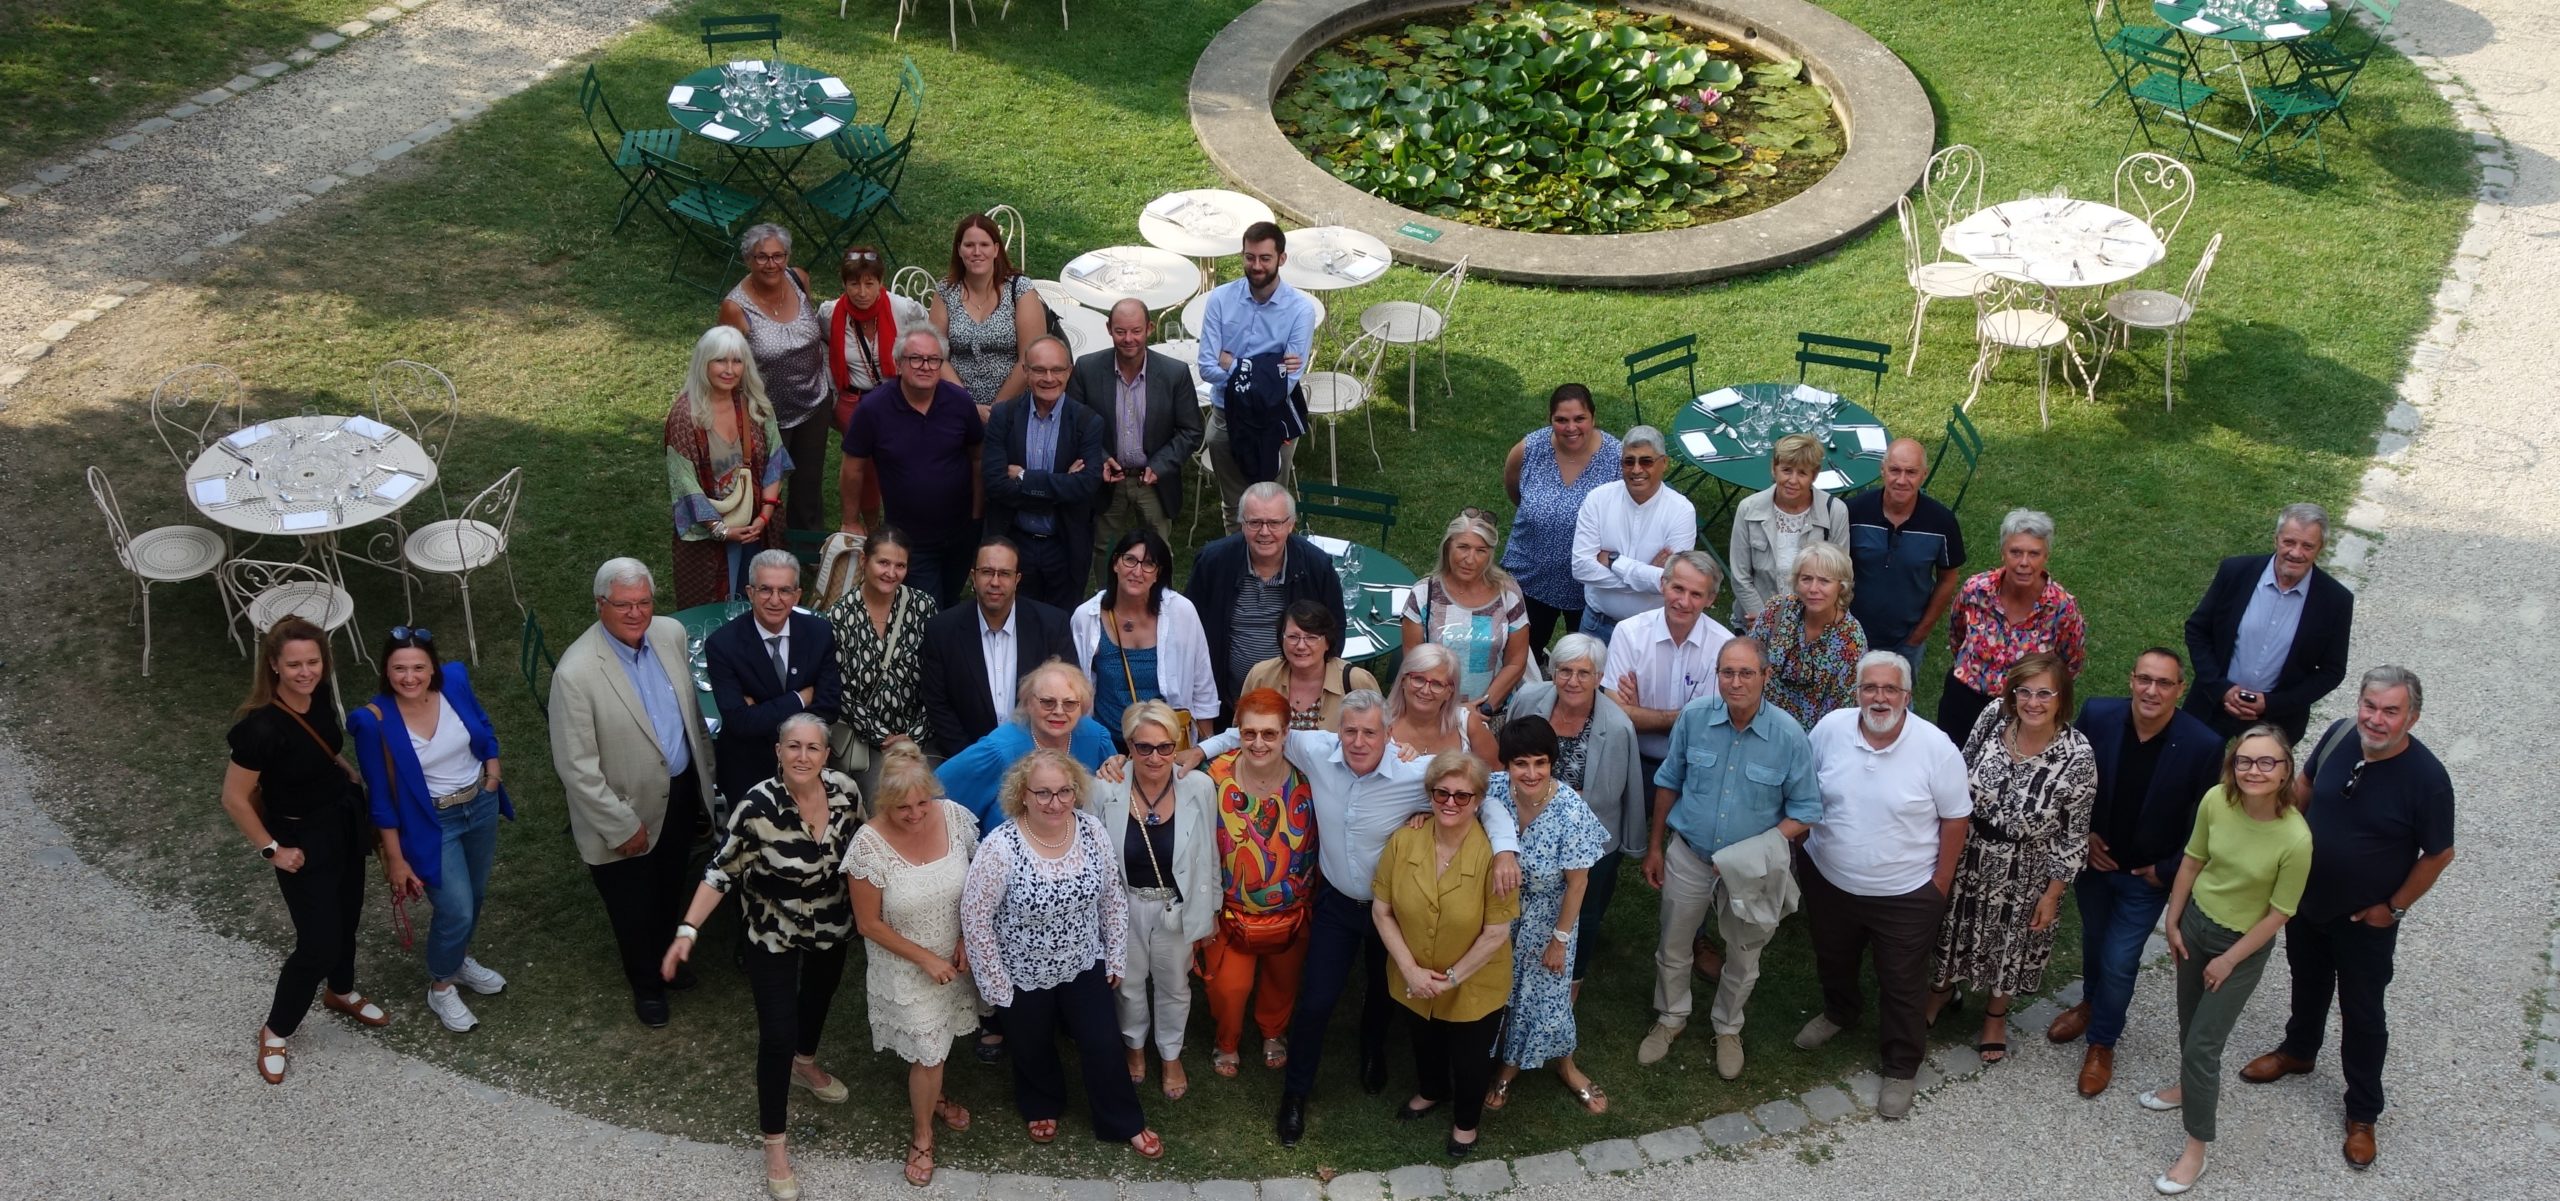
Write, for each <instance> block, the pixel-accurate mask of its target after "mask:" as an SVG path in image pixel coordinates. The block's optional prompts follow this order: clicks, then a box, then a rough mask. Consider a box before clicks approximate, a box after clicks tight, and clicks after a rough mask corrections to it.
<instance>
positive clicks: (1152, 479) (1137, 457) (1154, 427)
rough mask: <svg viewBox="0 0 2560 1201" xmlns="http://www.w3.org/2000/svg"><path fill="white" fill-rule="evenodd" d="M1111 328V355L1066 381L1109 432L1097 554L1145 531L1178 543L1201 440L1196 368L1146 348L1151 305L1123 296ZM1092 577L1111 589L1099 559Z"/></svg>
mask: <svg viewBox="0 0 2560 1201" xmlns="http://www.w3.org/2000/svg"><path fill="white" fill-rule="evenodd" d="M1110 328H1111V349H1109V350H1097V351H1094V352H1093V353H1091V354H1088V355H1085V356H1084V357H1082V358H1079V359H1077V360H1076V368H1075V374H1073V375H1070V376H1068V377H1067V399H1069V400H1073V401H1076V402H1078V403H1080V404H1082V405H1084V406H1085V407H1087V408H1089V409H1092V410H1093V412H1094V414H1095V415H1096V416H1099V417H1101V418H1102V420H1103V422H1104V425H1105V427H1106V429H1107V431H1108V433H1107V435H1106V436H1105V437H1104V439H1103V448H1104V451H1105V453H1104V456H1103V460H1102V486H1103V494H1102V501H1101V512H1100V513H1099V514H1098V516H1099V518H1100V520H1101V523H1102V528H1101V529H1100V530H1099V531H1098V532H1097V533H1096V534H1095V535H1094V548H1095V551H1096V553H1097V555H1099V554H1100V553H1102V552H1103V551H1105V550H1107V549H1108V548H1109V547H1111V546H1112V545H1114V544H1116V543H1118V542H1119V541H1120V535H1122V534H1126V533H1128V532H1129V531H1130V530H1133V529H1136V528H1138V527H1139V526H1142V525H1143V526H1145V527H1146V528H1148V529H1151V530H1154V531H1155V532H1156V533H1157V534H1158V535H1159V536H1161V537H1162V538H1164V540H1165V541H1166V542H1168V543H1169V542H1171V541H1173V519H1174V518H1176V517H1180V516H1182V469H1183V467H1184V466H1185V465H1186V464H1188V463H1189V462H1190V461H1191V453H1192V452H1193V451H1196V450H1198V449H1200V438H1201V429H1200V400H1199V390H1198V389H1196V388H1194V387H1193V386H1192V378H1191V371H1192V369H1191V367H1190V366H1189V365H1188V364H1185V363H1184V362H1183V361H1182V360H1180V359H1177V358H1174V357H1173V356H1171V355H1164V354H1158V353H1156V352H1155V351H1153V350H1149V349H1148V348H1147V339H1148V337H1149V336H1150V335H1151V334H1152V332H1153V330H1152V327H1151V326H1150V325H1149V323H1148V321H1147V306H1146V302H1144V301H1141V300H1137V299H1135V298H1124V299H1122V300H1121V301H1120V303H1118V304H1115V305H1112V306H1111V327H1110ZM1093 572H1094V577H1095V578H1096V579H1099V580H1101V581H1102V582H1103V584H1104V585H1105V586H1106V587H1107V586H1108V585H1109V584H1110V581H1111V570H1110V565H1109V564H1106V563H1104V562H1102V561H1101V560H1100V559H1099V558H1096V559H1095V561H1094V565H1093Z"/></svg>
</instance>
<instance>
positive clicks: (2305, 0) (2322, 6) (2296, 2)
mask: <svg viewBox="0 0 2560 1201" xmlns="http://www.w3.org/2000/svg"><path fill="white" fill-rule="evenodd" d="M2293 6H2294V7H2295V8H2299V9H2301V10H2302V11H2304V12H2307V13H2324V12H2327V11H2329V0H2293Z"/></svg>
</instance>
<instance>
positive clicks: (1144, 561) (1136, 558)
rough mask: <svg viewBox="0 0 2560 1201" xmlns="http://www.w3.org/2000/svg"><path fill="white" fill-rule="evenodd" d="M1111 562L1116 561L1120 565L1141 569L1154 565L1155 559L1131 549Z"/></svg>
mask: <svg viewBox="0 0 2560 1201" xmlns="http://www.w3.org/2000/svg"><path fill="white" fill-rule="evenodd" d="M1113 562H1116V563H1118V564H1119V565H1121V566H1122V567H1135V568H1138V569H1139V570H1141V571H1143V570H1145V569H1147V568H1150V567H1153V566H1155V565H1156V561H1155V560H1153V559H1150V558H1148V557H1146V556H1145V555H1142V554H1139V553H1138V552H1136V551H1131V552H1129V553H1128V554H1125V555H1122V556H1120V557H1119V558H1118V559H1115V560H1113Z"/></svg>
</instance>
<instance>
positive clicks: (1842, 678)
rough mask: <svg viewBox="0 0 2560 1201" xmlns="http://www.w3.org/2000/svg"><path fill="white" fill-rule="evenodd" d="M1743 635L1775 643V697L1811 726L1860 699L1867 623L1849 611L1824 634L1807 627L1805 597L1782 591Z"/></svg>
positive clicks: (1747, 623)
mask: <svg viewBox="0 0 2560 1201" xmlns="http://www.w3.org/2000/svg"><path fill="white" fill-rule="evenodd" d="M1742 636H1743V637H1745V638H1758V639H1759V640H1760V641H1761V642H1762V643H1764V644H1766V645H1767V646H1768V648H1769V703H1770V704H1773V705H1776V706H1777V707H1778V708H1780V709H1782V710H1785V711H1786V714H1787V716H1789V717H1792V718H1794V719H1796V724H1797V725H1800V726H1803V727H1804V728H1806V729H1808V730H1810V729H1812V728H1813V723H1815V722H1818V721H1821V720H1822V716H1823V715H1824V714H1826V713H1829V712H1831V711H1832V710H1834V709H1846V708H1848V707H1850V706H1851V705H1855V704H1857V703H1858V658H1859V657H1860V656H1862V655H1864V654H1866V653H1867V629H1866V627H1865V626H1862V625H1860V624H1858V619H1857V618H1855V617H1852V616H1850V615H1848V614H1846V613H1843V614H1841V615H1840V619H1839V620H1838V621H1835V622H1832V623H1831V628H1830V629H1827V630H1824V631H1823V632H1822V634H1821V636H1820V637H1815V638H1808V637H1806V636H1805V632H1804V602H1803V601H1800V600H1797V599H1796V598H1794V597H1792V596H1781V597H1779V598H1778V599H1776V600H1774V601H1771V602H1769V604H1768V607H1767V608H1764V609H1762V610H1760V611H1759V612H1758V613H1754V614H1752V615H1751V616H1750V617H1749V618H1747V619H1745V620H1744V621H1743V623H1742Z"/></svg>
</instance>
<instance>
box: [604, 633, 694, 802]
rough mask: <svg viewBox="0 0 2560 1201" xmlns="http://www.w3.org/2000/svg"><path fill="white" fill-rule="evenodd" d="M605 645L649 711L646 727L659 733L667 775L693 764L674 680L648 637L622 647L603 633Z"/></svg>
mask: <svg viewBox="0 0 2560 1201" xmlns="http://www.w3.org/2000/svg"><path fill="white" fill-rule="evenodd" d="M604 644H605V645H606V646H609V647H611V648H613V657H614V658H615V659H618V660H620V661H621V663H622V674H623V676H624V677H625V678H627V679H629V680H630V681H631V690H632V691H633V692H636V693H639V694H640V707H641V708H642V709H644V710H646V711H647V712H648V714H649V729H650V731H651V732H652V733H654V734H656V735H657V736H658V753H659V754H661V755H664V756H666V759H667V778H668V779H674V778H675V777H677V776H681V775H683V774H684V773H685V769H686V768H689V767H692V766H693V745H692V744H691V743H688V742H686V741H685V738H684V710H682V709H678V708H676V705H677V704H678V703H679V701H678V698H677V696H676V686H675V683H674V681H671V680H669V679H667V669H666V665H664V664H662V663H660V662H658V653H657V651H655V650H654V649H652V648H651V647H650V646H649V636H648V635H647V634H645V633H644V634H642V635H641V636H640V645H638V646H636V647H634V646H625V645H623V642H622V640H621V639H619V638H616V637H614V636H613V635H611V634H607V635H605V639H604Z"/></svg>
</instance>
